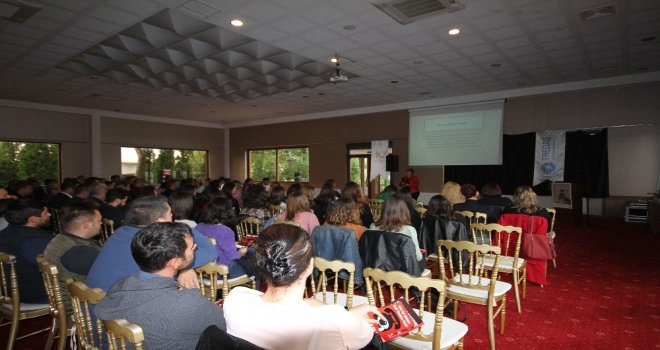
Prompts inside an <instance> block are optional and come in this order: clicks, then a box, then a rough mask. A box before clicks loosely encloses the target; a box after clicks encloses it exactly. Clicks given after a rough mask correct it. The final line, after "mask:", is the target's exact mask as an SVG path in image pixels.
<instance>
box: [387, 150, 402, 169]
mask: <svg viewBox="0 0 660 350" xmlns="http://www.w3.org/2000/svg"><path fill="white" fill-rule="evenodd" d="M385 170H387V171H399V156H396V155H394V154H390V155H388V156H387V157H385Z"/></svg>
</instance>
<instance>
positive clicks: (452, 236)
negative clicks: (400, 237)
mask: <svg viewBox="0 0 660 350" xmlns="http://www.w3.org/2000/svg"><path fill="white" fill-rule="evenodd" d="M419 236H420V237H419V244H420V247H421V248H422V249H426V251H427V252H428V253H429V255H433V256H435V259H437V255H436V254H435V253H436V251H437V247H436V243H437V242H438V240H450V241H468V240H469V239H470V235H469V234H468V230H467V224H466V222H465V220H464V218H463V217H460V216H459V217H456V216H454V211H453V210H452V209H451V204H449V201H448V200H447V198H445V197H444V196H443V195H435V196H433V197H431V199H430V200H429V204H428V210H427V211H426V214H425V216H424V220H422V230H421V231H420V235H419Z"/></svg>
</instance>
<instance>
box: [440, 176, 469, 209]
mask: <svg viewBox="0 0 660 350" xmlns="http://www.w3.org/2000/svg"><path fill="white" fill-rule="evenodd" d="M440 194H441V195H443V196H445V198H447V200H448V201H449V203H451V206H452V209H453V207H454V205H456V204H457V203H463V202H465V196H464V195H463V194H462V193H461V185H459V184H457V183H456V182H454V181H447V182H445V184H444V185H443V186H442V191H441V192H440ZM454 210H455V209H454Z"/></svg>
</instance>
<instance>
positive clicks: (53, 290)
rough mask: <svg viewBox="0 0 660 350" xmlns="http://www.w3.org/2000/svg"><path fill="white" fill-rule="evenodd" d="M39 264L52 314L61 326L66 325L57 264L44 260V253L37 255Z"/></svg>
mask: <svg viewBox="0 0 660 350" xmlns="http://www.w3.org/2000/svg"><path fill="white" fill-rule="evenodd" d="M37 266H38V267H39V271H41V276H42V277H43V280H44V289H45V290H46V296H47V297H48V304H50V314H51V316H53V318H55V319H57V320H58V322H59V325H60V327H66V324H67V321H66V308H65V307H64V298H63V297H62V289H61V288H60V280H59V272H58V271H57V266H55V265H53V264H50V263H48V262H47V261H46V260H44V257H43V255H37ZM60 341H64V340H60Z"/></svg>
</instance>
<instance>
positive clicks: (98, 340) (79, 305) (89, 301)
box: [67, 280, 105, 349]
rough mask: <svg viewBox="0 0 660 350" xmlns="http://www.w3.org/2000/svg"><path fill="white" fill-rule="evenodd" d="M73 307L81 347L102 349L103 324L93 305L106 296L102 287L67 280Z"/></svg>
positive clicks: (77, 336)
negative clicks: (95, 313)
mask: <svg viewBox="0 0 660 350" xmlns="http://www.w3.org/2000/svg"><path fill="white" fill-rule="evenodd" d="M67 284H68V287H69V293H70V294H71V306H72V307H73V321H74V323H75V325H76V338H77V339H78V347H79V348H81V349H100V348H101V345H102V341H103V324H102V323H101V321H100V320H99V319H97V318H96V316H94V315H93V314H92V311H91V305H96V304H97V303H98V302H99V301H101V299H103V298H104V297H105V292H104V291H103V290H102V289H100V288H89V287H87V285H86V284H84V283H82V282H80V281H73V280H67Z"/></svg>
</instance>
